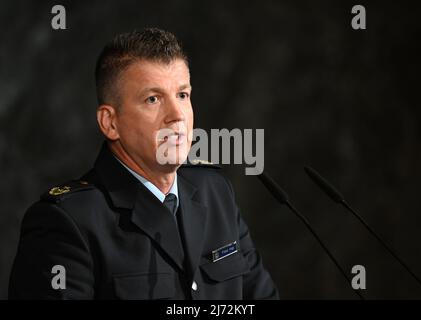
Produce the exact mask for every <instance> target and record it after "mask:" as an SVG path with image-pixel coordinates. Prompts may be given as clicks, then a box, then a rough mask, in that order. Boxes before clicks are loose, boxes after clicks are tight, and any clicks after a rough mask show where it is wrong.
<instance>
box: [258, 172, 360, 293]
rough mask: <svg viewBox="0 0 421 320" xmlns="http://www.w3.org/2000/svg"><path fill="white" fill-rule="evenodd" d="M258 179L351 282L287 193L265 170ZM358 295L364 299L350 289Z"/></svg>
mask: <svg viewBox="0 0 421 320" xmlns="http://www.w3.org/2000/svg"><path fill="white" fill-rule="evenodd" d="M257 177H258V178H259V180H260V181H261V182H262V183H263V185H264V186H265V187H266V188H267V189H268V190H269V192H270V193H271V194H272V195H273V196H274V197H275V198H276V199H277V200H278V201H279V203H280V204H284V205H286V206H287V207H288V208H289V209H290V210H291V211H292V212H293V213H294V214H295V215H296V216H297V217H298V218H299V219H300V220H301V221H302V222H303V223H304V224H305V226H306V227H307V229H308V230H309V231H310V232H311V234H312V235H313V236H314V237H315V238H316V240H317V241H318V242H319V244H320V245H321V246H322V248H323V250H324V251H325V252H326V253H327V255H328V256H329V258H330V259H331V260H332V262H333V263H334V264H335V265H336V267H337V268H338V270H339V271H340V272H341V274H342V275H343V276H344V277H345V279H346V281H347V282H348V283H349V284H351V280H350V279H349V278H348V276H347V274H346V273H345V271H344V269H343V268H342V267H341V266H340V264H339V263H338V261H337V260H336V259H335V257H334V256H333V254H332V253H331V252H330V251H329V249H328V248H327V247H326V246H325V244H324V243H323V241H322V240H321V239H320V237H319V236H318V235H317V233H316V232H315V231H314V229H313V228H312V227H311V225H310V223H309V222H308V220H307V219H306V217H304V216H303V215H302V214H301V213H300V212H299V211H298V210H297V209H296V208H295V207H294V206H293V205H292V203H291V202H290V201H289V197H288V194H287V193H286V192H285V191H284V190H283V189H282V188H281V187H280V186H279V185H278V184H277V183H276V182H275V181H274V180H273V179H272V178H271V177H269V176H268V175H267V174H266V173H265V172H263V173H262V174H260V175H258V176H257ZM352 291H354V292H355V293H356V294H357V295H358V297H359V298H360V299H361V300H365V299H364V297H363V296H362V294H361V293H359V292H358V291H357V290H354V289H352Z"/></svg>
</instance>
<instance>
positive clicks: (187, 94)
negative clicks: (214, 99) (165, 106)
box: [178, 92, 190, 100]
mask: <svg viewBox="0 0 421 320" xmlns="http://www.w3.org/2000/svg"><path fill="white" fill-rule="evenodd" d="M178 97H179V98H180V99H181V100H185V99H188V98H189V97H190V94H189V93H188V92H180V93H179V94H178Z"/></svg>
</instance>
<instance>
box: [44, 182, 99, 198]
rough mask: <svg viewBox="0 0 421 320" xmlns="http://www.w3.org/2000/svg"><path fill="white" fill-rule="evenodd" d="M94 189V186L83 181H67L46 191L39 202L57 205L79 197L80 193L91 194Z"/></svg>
mask: <svg viewBox="0 0 421 320" xmlns="http://www.w3.org/2000/svg"><path fill="white" fill-rule="evenodd" d="M95 189H96V187H95V185H94V184H92V183H90V182H88V181H85V180H69V181H67V182H64V183H61V184H57V185H55V186H53V187H51V188H49V189H47V190H46V191H45V192H44V193H43V194H42V195H41V200H42V201H47V202H52V203H56V204H59V203H61V202H63V201H65V200H68V199H71V198H74V197H75V196H76V197H77V196H80V195H81V194H80V193H82V192H83V193H84V195H86V194H92V191H94V190H95Z"/></svg>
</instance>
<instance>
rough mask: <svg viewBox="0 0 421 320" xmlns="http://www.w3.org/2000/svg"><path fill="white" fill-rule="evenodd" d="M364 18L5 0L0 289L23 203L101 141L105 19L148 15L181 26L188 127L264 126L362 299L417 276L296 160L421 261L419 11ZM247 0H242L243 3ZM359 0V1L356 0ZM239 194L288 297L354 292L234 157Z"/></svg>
mask: <svg viewBox="0 0 421 320" xmlns="http://www.w3.org/2000/svg"><path fill="white" fill-rule="evenodd" d="M366 2H367V4H365V6H366V9H367V30H365V31H355V30H353V29H352V28H351V26H350V20H351V13H350V11H351V7H352V5H354V4H359V3H358V2H347V1H328V2H327V1H324V2H319V1H317V2H314V1H247V2H244V1H242V2H237V3H236V2H230V4H227V1H181V0H179V1H168V2H165V1H148V2H146V1H114V2H110V1H97V2H91V3H90V4H89V5H87V4H83V2H82V1H77V2H76V1H72V2H60V4H63V5H65V7H66V9H67V27H68V29H67V30H63V31H54V30H52V29H51V26H50V20H51V18H52V15H51V13H50V11H51V7H52V6H53V5H54V4H56V2H49V1H44V2H38V1H25V2H24V1H11V0H9V1H5V2H4V1H3V2H2V3H1V5H0V23H1V28H0V35H1V38H0V39H1V43H0V46H1V51H0V93H1V94H0V155H1V158H0V168H1V179H0V208H1V212H0V298H6V296H7V284H8V276H9V272H10V267H11V263H12V260H13V258H14V255H15V251H16V246H17V241H18V237H19V225H20V221H21V219H22V216H23V214H24V212H25V209H26V208H27V207H28V206H29V205H30V204H31V203H32V202H34V201H35V200H36V199H37V198H38V197H39V194H40V193H42V192H43V191H44V190H45V189H46V188H48V187H49V186H51V185H54V184H56V183H60V182H62V181H65V180H68V179H70V178H73V177H77V176H79V175H80V174H81V173H83V172H85V171H86V170H87V169H89V167H90V166H91V164H92V162H93V160H94V158H95V156H96V152H97V150H98V149H99V146H100V143H101V137H100V135H99V133H98V130H97V128H96V122H95V103H96V101H95V94H94V78H93V70H94V64H95V59H96V56H97V54H98V52H99V51H100V49H101V47H102V46H103V44H104V43H105V42H106V41H107V40H108V39H109V38H110V37H112V36H113V35H114V34H115V33H118V32H122V31H129V30H132V29H134V28H142V27H144V26H157V27H160V28H164V29H168V30H170V31H172V32H174V33H175V34H177V35H178V36H179V38H180V39H181V40H182V41H183V43H184V45H185V48H186V50H187V52H188V54H189V56H190V60H191V72H192V84H193V87H194V93H193V106H194V108H195V119H196V126H197V127H201V128H204V129H210V128H229V129H232V128H241V129H244V128H263V129H265V152H266V153H265V168H266V170H267V172H270V173H271V174H272V175H273V177H274V178H275V179H276V180H277V181H278V182H279V183H281V184H282V186H283V187H284V188H285V189H286V190H288V192H289V194H290V196H291V199H293V200H294V201H295V203H296V205H297V207H299V208H300V209H301V210H302V211H303V212H304V214H305V215H306V216H307V217H308V219H309V220H310V221H311V223H312V224H313V225H314V228H315V229H316V230H317V231H318V232H319V233H320V236H321V237H322V238H323V239H324V240H325V241H326V243H328V245H329V247H330V248H331V250H332V251H333V252H334V254H335V255H336V256H337V257H338V259H339V261H340V262H341V263H342V264H343V265H344V266H345V267H346V269H347V270H350V269H351V267H352V266H353V265H356V264H362V265H364V266H365V267H366V269H367V288H368V289H367V290H366V292H365V294H366V296H367V297H368V298H420V297H421V288H420V287H419V286H417V285H416V283H414V281H413V280H412V279H411V278H410V276H408V275H407V274H406V273H405V271H404V270H403V269H402V268H401V267H400V266H399V265H398V264H397V263H396V262H394V261H393V260H392V259H391V257H390V256H389V255H388V253H387V252H385V251H384V250H383V249H382V247H380V246H379V245H378V244H377V243H376V242H375V240H374V239H373V238H372V237H370V235H369V234H368V233H367V232H366V231H365V229H364V228H363V227H362V226H361V225H359V224H358V222H357V221H355V219H353V217H352V216H350V215H349V214H348V213H347V212H345V211H344V210H343V209H342V208H340V207H338V206H336V205H335V204H332V203H331V202H330V201H329V200H328V198H326V197H325V196H324V195H323V194H322V193H321V192H320V191H319V190H317V188H316V187H315V186H314V185H313V184H312V183H311V182H310V181H309V180H308V179H307V177H306V176H305V174H304V173H303V170H302V167H303V166H304V165H312V166H314V167H315V168H317V169H318V170H319V171H320V172H321V173H323V174H324V175H325V176H326V177H329V178H330V179H331V180H332V182H334V183H335V184H336V185H337V186H338V187H340V189H341V190H342V192H343V193H344V194H345V195H346V197H347V199H348V200H349V202H350V203H352V204H353V205H354V207H356V208H358V209H359V211H360V213H361V215H362V216H363V217H364V218H365V219H366V220H367V221H368V222H369V223H370V224H371V225H372V226H373V227H374V229H376V230H377V231H378V233H379V234H381V235H382V236H383V237H384V238H385V239H386V240H387V242H388V243H390V244H391V245H392V246H393V247H394V248H396V250H397V251H398V252H399V253H400V254H401V256H402V257H403V258H404V260H406V261H407V262H408V263H409V264H410V265H411V266H412V267H413V269H414V270H415V271H416V272H417V273H418V274H421V258H420V256H421V255H420V254H419V252H420V250H421V241H419V240H420V239H421V236H420V234H419V230H420V228H421V219H420V217H419V214H420V212H421V205H420V202H419V200H418V195H419V192H420V182H419V181H420V178H421V170H420V165H419V164H420V163H421V154H420V151H421V149H420V148H419V141H420V139H419V138H420V125H419V124H420V113H421V111H420V110H421V109H420V103H419V97H418V94H419V74H420V59H419V52H417V50H416V48H417V45H418V44H419V40H420V26H419V10H417V9H418V8H416V7H415V5H414V4H409V3H410V2H407V3H404V2H399V6H398V5H397V4H396V3H391V2H385V1H381V2H380V1H379V2H377V3H376V2H373V1H366ZM245 3H247V4H245ZM362 4H364V3H362ZM226 172H227V174H228V175H229V177H230V178H231V179H232V181H233V184H234V186H235V188H236V194H237V200H238V203H239V205H240V207H241V208H242V211H243V214H244V217H245V219H246V221H247V222H248V224H249V226H250V229H251V232H252V235H253V236H254V240H255V242H256V244H257V246H258V247H259V249H260V251H261V253H262V254H263V256H264V261H265V263H266V265H267V268H268V269H269V270H270V271H271V273H272V275H273V278H274V280H275V281H276V283H277V284H278V286H279V289H280V292H281V295H282V296H283V297H284V298H297V299H301V298H304V299H312V298H339V299H353V298H355V296H354V294H353V292H352V290H350V289H349V287H348V286H347V284H346V282H345V281H344V280H343V278H342V276H341V274H340V273H339V272H338V271H337V270H336V269H335V267H334V266H333V264H332V263H331V262H330V261H329V259H328V257H327V256H326V254H325V253H324V252H323V251H322V250H321V248H320V247H319V245H318V244H317V242H316V241H315V240H314V239H313V238H312V236H311V235H310V234H309V233H308V232H307V230H306V229H305V227H304V226H303V225H302V224H301V223H300V221H299V220H298V219H296V218H295V217H294V216H293V215H292V214H291V213H290V212H289V211H287V210H286V209H285V208H281V207H280V206H279V205H278V204H277V203H276V202H275V201H274V200H273V199H272V197H271V196H270V195H269V194H268V192H267V191H266V190H265V189H264V188H263V186H262V185H260V183H259V182H258V181H257V179H256V178H255V177H252V176H245V175H244V169H243V168H242V167H241V166H227V168H226Z"/></svg>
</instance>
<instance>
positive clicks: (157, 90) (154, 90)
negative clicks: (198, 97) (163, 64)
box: [139, 83, 192, 96]
mask: <svg viewBox="0 0 421 320" xmlns="http://www.w3.org/2000/svg"><path fill="white" fill-rule="evenodd" d="M185 89H190V90H191V89H192V86H191V85H190V84H187V83H186V84H182V85H181V86H180V87H179V88H178V90H185ZM147 92H158V93H164V90H162V88H159V87H151V88H145V89H143V90H142V91H140V93H139V95H140V96H143V95H144V94H145V93H147Z"/></svg>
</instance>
